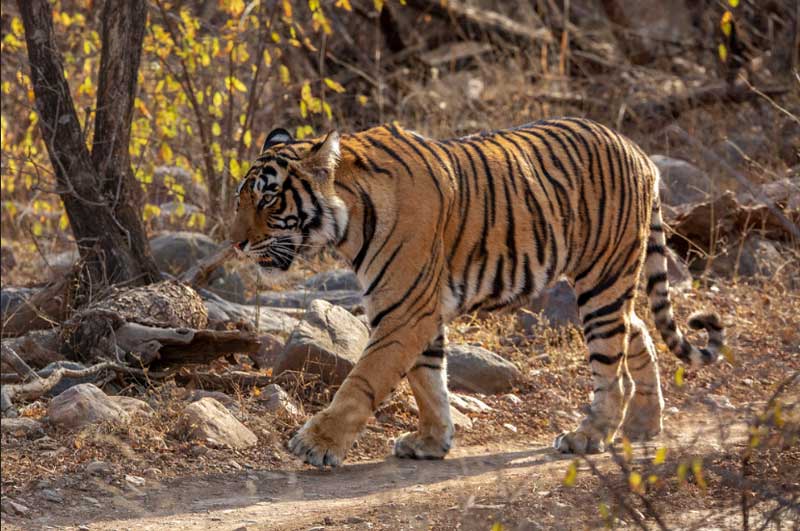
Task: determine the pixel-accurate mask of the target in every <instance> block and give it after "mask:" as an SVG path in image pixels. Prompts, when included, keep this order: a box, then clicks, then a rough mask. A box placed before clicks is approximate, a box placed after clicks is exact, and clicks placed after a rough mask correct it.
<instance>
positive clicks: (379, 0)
mask: <svg viewBox="0 0 800 531" xmlns="http://www.w3.org/2000/svg"><path fill="white" fill-rule="evenodd" d="M372 3H373V4H375V11H377V12H378V13H380V12H381V11H383V0H372Z"/></svg>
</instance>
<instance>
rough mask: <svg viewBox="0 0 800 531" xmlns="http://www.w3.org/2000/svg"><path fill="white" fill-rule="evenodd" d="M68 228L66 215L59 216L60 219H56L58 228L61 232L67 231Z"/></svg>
mask: <svg viewBox="0 0 800 531" xmlns="http://www.w3.org/2000/svg"><path fill="white" fill-rule="evenodd" d="M68 227H69V218H68V217H67V215H66V214H61V217H59V218H58V228H59V229H61V230H67V228H68Z"/></svg>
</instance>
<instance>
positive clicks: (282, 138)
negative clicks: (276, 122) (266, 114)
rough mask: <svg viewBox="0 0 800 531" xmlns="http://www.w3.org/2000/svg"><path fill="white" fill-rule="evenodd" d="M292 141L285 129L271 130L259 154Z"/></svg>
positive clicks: (290, 135)
mask: <svg viewBox="0 0 800 531" xmlns="http://www.w3.org/2000/svg"><path fill="white" fill-rule="evenodd" d="M292 140H294V139H293V138H292V134H291V133H290V132H289V131H287V130H286V129H283V128H281V127H279V128H277V129H273V130H272V131H271V132H270V134H268V135H267V139H266V140H264V145H263V146H261V152H262V153H263V152H265V151H266V150H268V149H269V148H271V147H272V146H275V145H277V144H288V143H289V142H291V141H292Z"/></svg>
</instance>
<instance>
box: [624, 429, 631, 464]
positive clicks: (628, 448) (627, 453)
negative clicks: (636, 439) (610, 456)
mask: <svg viewBox="0 0 800 531" xmlns="http://www.w3.org/2000/svg"><path fill="white" fill-rule="evenodd" d="M622 453H623V455H624V456H625V461H630V460H631V459H633V446H631V441H630V440H628V438H627V437H625V436H624V435H623V436H622Z"/></svg>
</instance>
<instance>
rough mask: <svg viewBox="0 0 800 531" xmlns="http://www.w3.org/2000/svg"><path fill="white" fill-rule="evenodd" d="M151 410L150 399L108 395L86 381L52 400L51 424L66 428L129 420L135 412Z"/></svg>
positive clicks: (48, 411) (49, 414)
mask: <svg viewBox="0 0 800 531" xmlns="http://www.w3.org/2000/svg"><path fill="white" fill-rule="evenodd" d="M150 413H151V409H150V406H148V405H147V403H146V402H143V401H141V400H137V399H135V398H130V397H124V396H108V395H106V394H105V393H104V392H103V391H101V390H100V388H98V387H97V386H95V385H93V384H89V383H84V384H80V385H76V386H74V387H70V388H69V389H67V390H66V391H64V392H63V393H61V394H60V395H58V396H56V397H55V398H53V399H52V400H51V401H50V405H49V406H48V408H47V416H48V418H49V420H50V423H51V424H53V425H55V426H59V427H62V428H66V429H75V428H80V427H82V426H85V425H87V424H94V423H97V422H105V421H112V420H113V421H120V422H127V421H129V420H130V419H131V417H132V416H133V415H140V414H145V415H148V414H150Z"/></svg>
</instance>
